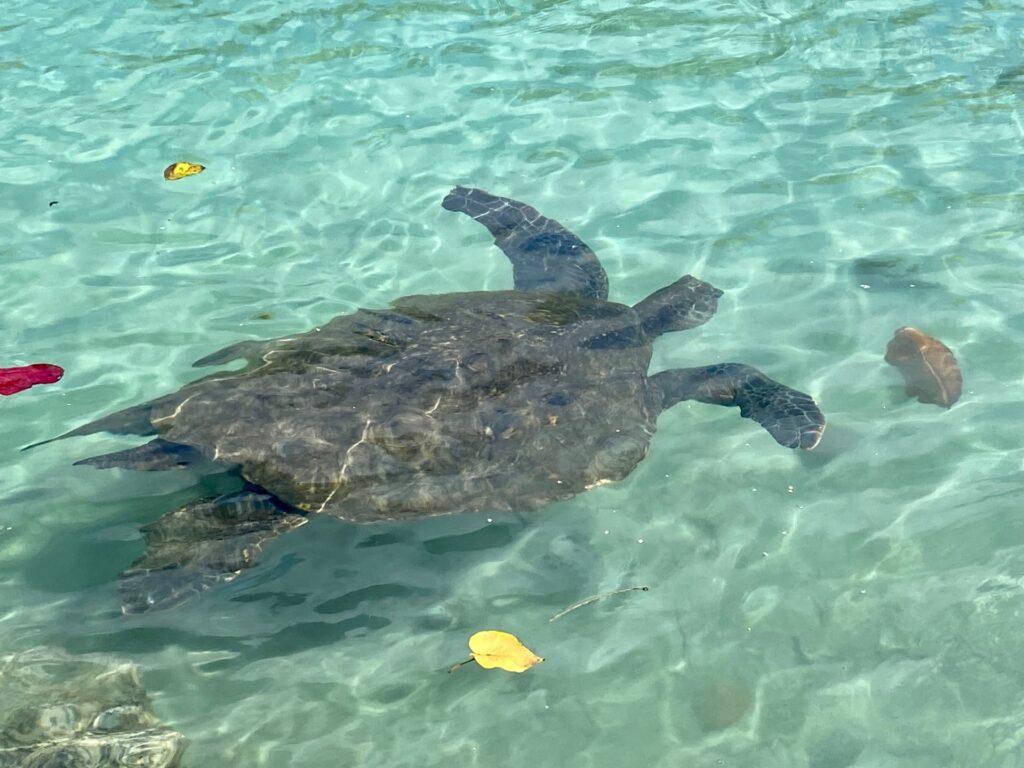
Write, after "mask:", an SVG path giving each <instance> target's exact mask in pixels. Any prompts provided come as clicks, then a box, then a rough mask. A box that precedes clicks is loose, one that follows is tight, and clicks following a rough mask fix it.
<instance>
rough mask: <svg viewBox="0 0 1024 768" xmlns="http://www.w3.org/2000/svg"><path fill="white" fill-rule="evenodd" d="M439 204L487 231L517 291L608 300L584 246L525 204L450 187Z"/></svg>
mask: <svg viewBox="0 0 1024 768" xmlns="http://www.w3.org/2000/svg"><path fill="white" fill-rule="evenodd" d="M441 205H442V206H444V208H445V209H447V210H449V211H458V212H461V213H464V214H466V215H467V216H470V217H472V218H474V219H476V220H477V221H479V222H480V223H481V224H483V225H484V226H485V227H487V229H488V231H490V233H491V234H492V235H494V244H495V245H497V246H498V247H499V248H501V250H502V251H503V252H504V253H505V255H506V256H508V259H509V261H511V262H512V274H513V279H514V281H515V287H516V290H520V291H548V292H551V293H566V294H570V295H573V296H581V297H584V298H591V299H607V298H608V275H606V274H605V271H604V268H603V267H602V266H601V262H600V261H598V260H597V256H596V255H595V254H594V252H593V251H592V250H590V248H589V246H587V244H586V243H584V242H583V241H582V240H580V239H579V238H578V237H576V235H574V234H573V233H572V232H570V231H569V230H567V229H566V228H565V227H563V226H562V225H561V224H559V223H558V222H557V221H555V220H554V219H549V218H546V217H545V216H541V215H540V213H538V212H537V210H536V209H534V208H531V207H530V206H528V205H527V204H526V203H520V202H519V201H517V200H511V199H509V198H507V197H497V196H496V195H492V194H491V193H489V192H484V191H483V190H482V189H468V188H466V187H455V189H453V190H452V191H451V192H449V193H448V195H447V197H445V199H444V201H443V202H442V203H441Z"/></svg>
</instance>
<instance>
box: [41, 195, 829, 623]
mask: <svg viewBox="0 0 1024 768" xmlns="http://www.w3.org/2000/svg"><path fill="white" fill-rule="evenodd" d="M442 205H443V207H444V208H445V209H447V210H449V211H455V212H460V213H464V214H466V215H468V216H470V217H471V218H473V219H475V220H476V221H478V222H480V223H481V224H483V225H484V226H485V227H486V228H487V229H488V230H489V231H490V233H491V234H492V235H493V236H494V239H495V244H496V245H497V246H498V247H499V248H500V249H501V250H502V251H503V252H504V254H505V255H506V256H507V257H508V259H509V260H510V261H511V263H512V267H513V281H514V287H513V288H512V289H511V290H505V291H477V292H467V293H449V294H440V295H419V296H407V297H404V298H400V299H397V300H395V301H394V302H393V303H392V305H391V307H390V308H388V309H360V310H358V311H357V312H354V313H352V314H349V315H344V316H340V317H336V318H334V319H333V320H330V321H329V322H327V323H326V324H324V325H322V326H320V327H318V328H315V329H314V330H311V331H308V332H306V333H302V334H297V335H294V336H288V337H284V338H278V339H272V340H269V341H243V342H240V343H238V344H234V345H232V346H229V347H227V348H225V349H223V350H221V351H219V352H215V353H213V354H211V355H208V356H206V357H204V358H202V359H201V360H199V361H197V362H196V363H195V365H196V366H208V365H222V364H225V363H230V362H232V361H234V360H237V359H244V360H245V361H246V365H245V367H244V368H242V369H239V370H234V371H229V372H225V371H221V372H217V373H214V374H212V375H210V376H207V377H205V378H202V379H199V380H198V381H195V382H193V383H191V384H187V385H185V386H184V387H182V388H181V389H180V390H178V391H177V392H175V393H173V394H169V395H165V396H163V397H159V398H157V399H155V400H152V401H150V402H147V403H143V404H141V405H137V406H133V407H130V408H127V409H125V410H122V411H118V412H116V413H113V414H111V415H108V416H104V417H102V418H100V419H98V420H96V421H93V422H91V423H89V424H86V425H84V426H82V427H79V428H77V429H74V430H72V431H70V432H68V433H66V434H64V435H61V438H63V437H71V436H77V435H87V434H92V433H96V432H103V431H106V432H113V433H119V434H139V435H150V436H154V439H153V440H151V441H150V442H148V443H146V444H144V445H142V446H139V447H136V448H130V449H128V450H123V451H118V452H116V453H109V454H104V455H101V456H95V457H93V458H88V459H84V460H83V461H80V462H77V463H78V464H88V465H92V466H95V467H100V468H108V467H118V468H126V469H134V470H165V469H173V468H178V467H190V466H192V467H201V466H206V465H210V464H213V465H216V467H217V469H218V471H224V472H230V473H234V474H237V475H238V476H239V477H240V478H241V481H242V482H243V483H244V487H242V488H241V489H240V490H237V491H235V492H231V493H228V494H224V495H220V496H215V497H212V498H203V499H199V500H196V501H191V502H189V503H186V504H184V505H183V506H181V507H180V508H178V509H176V510H174V511H172V512H170V513H169V514H167V515H165V516H164V517H162V518H160V519H159V520H157V521H156V522H154V523H151V524H149V525H147V526H145V527H144V528H143V529H142V531H143V534H144V539H145V552H144V554H143V555H142V557H141V558H140V559H138V560H137V561H136V562H135V563H134V564H132V566H131V567H130V568H129V569H128V570H126V571H125V572H124V573H123V574H122V577H121V581H120V586H119V589H120V593H121V599H122V610H123V611H124V612H126V613H137V612H142V611H146V610H151V609H157V608H165V607H169V606H171V605H174V604H176V603H179V602H181V601H182V600H183V599H185V598H187V597H189V596H190V595H193V594H195V593H198V592H202V591H204V590H206V589H208V588H210V587H212V586H214V585H215V584H217V583H218V582H221V581H224V580H226V579H230V578H233V577H234V576H236V575H237V574H238V573H240V572H241V571H243V570H245V569H246V568H249V567H250V566H252V565H253V564H254V563H255V561H256V558H257V556H258V555H259V552H260V551H261V549H262V548H263V546H264V545H265V544H266V543H267V542H268V541H270V540H271V539H273V538H275V537H277V536H279V535H280V534H282V533H285V532H286V531H288V530H290V529H292V528H295V527H297V526H300V525H302V524H304V523H305V522H307V520H308V519H309V518H310V516H311V515H330V516H334V517H339V518H343V519H346V520H349V521H352V522H355V523H368V522H374V521H380V520H408V519H415V518H421V517H425V516H430V515H440V514H449V513H457V512H469V511H487V510H493V511H504V510H526V509H536V508H539V507H543V506H545V505H547V504H549V503H551V502H553V501H556V500H560V499H566V498H569V497H571V496H574V495H575V494H578V493H580V492H582V491H585V490H587V489H589V488H592V487H594V486H597V485H601V484H604V483H608V482H614V481H617V480H621V479H622V478H624V477H626V476H627V475H629V473H630V472H631V471H632V470H633V469H634V468H635V467H636V466H637V464H638V463H639V462H640V461H641V460H642V459H643V458H644V456H645V455H646V453H647V450H648V447H649V443H650V439H651V437H652V435H653V434H654V432H655V429H656V422H657V418H658V415H659V414H660V413H661V412H662V411H663V410H665V409H667V408H670V407H672V406H673V405H675V404H676V403H678V402H681V401H683V400H696V401H700V402H704V403H710V404H714V405H723V406H735V407H738V408H739V409H740V415H741V416H743V417H746V418H750V419H752V420H754V421H756V422H758V423H759V424H760V425H761V426H762V427H764V428H765V429H766V430H767V431H768V432H769V433H770V434H771V436H772V437H773V438H774V439H775V440H776V441H777V442H778V443H780V444H781V445H784V446H787V447H790V448H801V449H805V450H809V449H812V448H814V447H815V446H816V445H817V444H818V442H819V441H820V439H821V436H822V434H823V432H824V429H825V418H824V416H823V415H822V413H821V412H820V410H819V409H818V407H817V406H816V405H815V403H814V400H813V399H812V398H811V397H810V396H809V395H807V394H804V393H802V392H799V391H797V390H794V389H791V388H789V387H787V386H784V385H783V384H780V383H778V382H776V381H774V380H772V379H771V378H769V377H768V376H767V375H765V374H764V373H762V372H761V371H759V370H757V369H756V368H752V367H750V366H747V365H744V364H742V363H731V362H726V363H715V364H711V365H704V366H701V367H696V368H677V369H672V370H667V371H661V372H659V373H656V374H653V375H648V366H649V364H650V360H651V354H652V348H653V343H654V341H655V340H656V339H657V338H658V337H660V336H661V335H662V334H664V333H667V332H671V331H681V330H686V329H689V328H693V327H696V326H699V325H701V324H703V323H704V322H706V321H707V320H709V319H710V318H711V317H712V315H714V313H715V311H716V309H717V302H718V299H719V297H720V296H721V295H722V292H721V291H719V290H718V289H717V288H715V287H714V286H712V285H710V284H709V283H706V282H704V281H702V280H698V279H697V278H695V277H692V276H690V275H686V276H684V277H681V278H680V279H678V280H676V281H675V282H674V283H672V284H670V285H667V286H665V287H664V288H661V289H659V290H657V291H655V292H654V293H652V294H651V295H649V296H647V297H646V298H644V299H642V300H641V301H639V302H638V303H636V304H634V305H632V306H629V305H626V304H621V303H617V302H614V301H609V300H608V278H607V275H606V273H605V271H604V269H603V267H602V266H601V263H600V262H599V260H598V258H597V256H596V255H595V254H594V252H593V251H592V250H591V249H590V248H589V247H588V246H587V245H586V244H585V243H584V242H583V241H582V240H580V238H579V237H577V236H576V235H575V234H573V233H572V232H570V231H569V230H567V229H566V228H564V227H563V226H562V225H561V224H559V223H558V222H557V221H555V220H553V219H549V218H546V217H545V216H542V215H541V214H540V213H539V212H537V211H536V210H535V209H533V208H531V207H530V206H528V205H526V204H525V203H521V202H518V201H515V200H511V199H508V198H502V197H498V196H495V195H492V194H490V193H488V192H485V191H483V190H480V189H468V188H464V187H456V188H455V189H453V190H452V191H451V192H450V193H449V194H448V195H447V196H446V197H445V198H444V200H443V202H442ZM55 439H59V438H55ZM47 442H48V441H47Z"/></svg>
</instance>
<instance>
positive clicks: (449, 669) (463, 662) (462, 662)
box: [448, 656, 473, 675]
mask: <svg viewBox="0 0 1024 768" xmlns="http://www.w3.org/2000/svg"><path fill="white" fill-rule="evenodd" d="M471 661H473V657H472V656H470V657H469V658H468V659H466V660H465V661H460V662H459V663H458V664H452V665H451V666H450V667H448V674H449V675H450V674H451V673H452V672H454V671H455V670H456V669H458V668H459V667H464V666H466V665H467V664H469V662H471Z"/></svg>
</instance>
